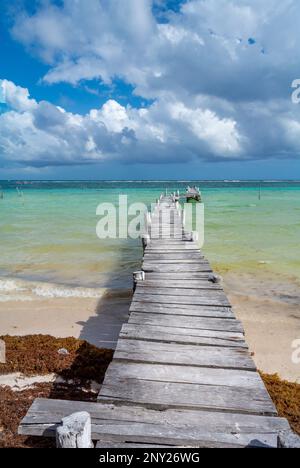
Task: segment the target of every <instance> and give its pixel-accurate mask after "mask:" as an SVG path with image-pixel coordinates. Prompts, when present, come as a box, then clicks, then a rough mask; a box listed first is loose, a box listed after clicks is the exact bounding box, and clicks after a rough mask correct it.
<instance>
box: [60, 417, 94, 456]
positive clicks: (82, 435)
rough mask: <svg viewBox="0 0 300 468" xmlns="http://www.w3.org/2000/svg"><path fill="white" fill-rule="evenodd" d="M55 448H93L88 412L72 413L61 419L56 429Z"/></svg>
mask: <svg viewBox="0 0 300 468" xmlns="http://www.w3.org/2000/svg"><path fill="white" fill-rule="evenodd" d="M56 446H57V448H93V442H92V425H91V417H90V415H89V413H86V412H81V413H74V414H71V415H70V416H67V417H66V418H63V419H62V425H61V426H58V428H57V429H56Z"/></svg>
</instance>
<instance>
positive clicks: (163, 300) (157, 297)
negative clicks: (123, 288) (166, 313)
mask: <svg viewBox="0 0 300 468" xmlns="http://www.w3.org/2000/svg"><path fill="white" fill-rule="evenodd" d="M199 291H201V290H199ZM207 292H209V290H207ZM213 292H215V293H217V292H220V291H213ZM134 300H135V301H140V302H159V303H160V304H191V305H208V306H209V305H211V306H225V307H226V306H229V305H230V304H229V301H228V299H227V297H226V296H225V295H224V296H223V295H221V294H218V295H217V294H216V295H215V296H208V295H207V296H206V295H199V296H198V295H197V297H193V296H165V295H161V294H145V293H143V294H140V293H136V294H135V295H134Z"/></svg>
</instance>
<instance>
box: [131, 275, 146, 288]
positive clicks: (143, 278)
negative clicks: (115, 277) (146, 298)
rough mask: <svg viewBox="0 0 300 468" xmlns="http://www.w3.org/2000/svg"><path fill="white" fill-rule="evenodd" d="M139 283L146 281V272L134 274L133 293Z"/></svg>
mask: <svg viewBox="0 0 300 468" xmlns="http://www.w3.org/2000/svg"><path fill="white" fill-rule="evenodd" d="M139 281H145V272H144V271H135V272H134V273H133V292H135V290H136V286H137V284H138V282H139Z"/></svg>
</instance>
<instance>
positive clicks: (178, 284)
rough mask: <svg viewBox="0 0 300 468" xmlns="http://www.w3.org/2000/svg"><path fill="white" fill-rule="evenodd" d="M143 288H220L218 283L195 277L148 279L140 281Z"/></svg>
mask: <svg viewBox="0 0 300 468" xmlns="http://www.w3.org/2000/svg"><path fill="white" fill-rule="evenodd" d="M140 286H141V287H143V288H147V289H149V288H152V290H154V289H155V288H180V289H213V290H222V285H221V284H220V283H212V282H211V281H208V279H197V280H192V279H191V280H189V279H188V280H184V279H182V280H176V279H175V280H174V279H173V280H170V279H167V280H165V279H163V278H162V279H153V280H151V279H148V280H145V281H143V282H142V283H140Z"/></svg>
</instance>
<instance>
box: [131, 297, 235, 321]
mask: <svg viewBox="0 0 300 468" xmlns="http://www.w3.org/2000/svg"><path fill="white" fill-rule="evenodd" d="M130 312H142V313H146V314H147V313H153V314H165V315H190V316H196V317H211V318H214V317H215V318H235V316H234V314H233V312H232V309H231V307H222V306H197V305H196V306H193V305H187V304H180V305H177V306H176V305H173V304H159V303H156V302H154V303H149V302H139V301H138V300H133V301H132V303H131V306H130Z"/></svg>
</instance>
